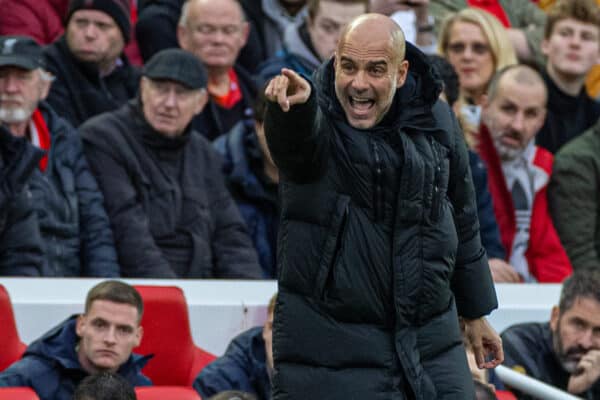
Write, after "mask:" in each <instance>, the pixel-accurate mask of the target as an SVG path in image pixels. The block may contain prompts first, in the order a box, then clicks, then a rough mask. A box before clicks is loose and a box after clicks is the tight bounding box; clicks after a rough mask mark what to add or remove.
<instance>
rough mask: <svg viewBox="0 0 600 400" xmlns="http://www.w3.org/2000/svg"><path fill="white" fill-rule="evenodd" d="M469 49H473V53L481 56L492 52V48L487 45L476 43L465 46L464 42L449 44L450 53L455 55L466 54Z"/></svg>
mask: <svg viewBox="0 0 600 400" xmlns="http://www.w3.org/2000/svg"><path fill="white" fill-rule="evenodd" d="M467 47H471V52H473V53H475V54H477V55H479V56H481V55H484V54H486V53H488V52H489V51H490V46H488V45H487V44H485V43H481V42H475V43H470V44H465V43H463V42H456V43H450V44H448V51H449V52H450V53H454V54H462V53H464V52H465V50H466V49H467Z"/></svg>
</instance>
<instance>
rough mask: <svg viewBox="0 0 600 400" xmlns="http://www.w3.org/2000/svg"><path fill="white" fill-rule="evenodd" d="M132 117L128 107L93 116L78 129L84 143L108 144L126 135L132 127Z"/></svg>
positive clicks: (127, 105)
mask: <svg viewBox="0 0 600 400" xmlns="http://www.w3.org/2000/svg"><path fill="white" fill-rule="evenodd" d="M132 118H133V115H132V114H131V112H130V105H129V104H125V105H124V106H122V107H120V108H118V109H116V110H113V111H108V112H104V113H101V114H98V115H95V116H93V117H91V118H90V119H88V120H87V121H86V122H84V123H83V124H82V125H81V126H80V127H79V128H78V129H79V133H80V134H81V136H82V138H83V139H84V141H89V142H93V143H99V142H110V141H113V140H116V139H118V138H120V137H122V136H124V135H126V134H127V133H128V132H130V130H132V129H134V128H133V127H132Z"/></svg>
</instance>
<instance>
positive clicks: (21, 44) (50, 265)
mask: <svg viewBox="0 0 600 400" xmlns="http://www.w3.org/2000/svg"><path fill="white" fill-rule="evenodd" d="M52 80H53V77H52V76H51V75H50V74H49V73H48V72H46V71H45V70H44V63H43V56H42V49H41V47H40V46H39V45H38V44H37V43H36V42H35V41H34V40H33V39H31V38H29V37H25V36H2V37H0V122H1V123H2V124H3V125H4V126H6V128H8V130H9V131H10V132H11V133H12V135H14V136H16V137H26V138H27V139H28V140H29V141H30V142H31V143H32V144H33V145H35V146H36V147H38V148H40V149H42V150H44V151H46V154H45V155H44V157H43V158H42V159H41V160H40V162H39V165H38V168H37V169H36V170H35V171H34V173H33V174H32V176H31V178H30V181H29V190H30V192H31V199H32V203H33V207H34V209H35V210H36V216H37V219H38V223H39V229H40V233H41V237H42V243H43V247H44V251H45V258H44V266H43V268H42V270H41V275H42V276H95V277H116V276H119V266H118V264H117V256H116V252H115V248H114V243H113V236H112V231H111V229H110V224H109V220H108V216H107V215H106V212H105V210H104V206H103V198H102V194H101V192H100V191H99V189H98V185H97V183H96V180H95V178H94V176H93V175H92V173H91V172H90V170H89V167H88V164H87V161H86V160H85V157H84V155H83V152H82V147H81V141H80V139H79V135H78V133H77V132H76V131H75V129H74V128H73V127H72V126H71V125H70V124H69V123H68V122H67V121H65V120H64V119H62V118H60V117H59V116H58V115H57V114H56V113H55V112H54V111H53V110H52V109H51V107H50V106H49V105H48V104H46V103H45V102H44V101H43V100H44V99H45V98H46V96H47V95H48V91H49V89H50V85H51V83H52Z"/></svg>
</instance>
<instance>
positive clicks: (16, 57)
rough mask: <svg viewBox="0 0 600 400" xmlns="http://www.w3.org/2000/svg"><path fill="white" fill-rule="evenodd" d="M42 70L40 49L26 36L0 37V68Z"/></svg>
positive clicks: (42, 62)
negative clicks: (11, 67)
mask: <svg viewBox="0 0 600 400" xmlns="http://www.w3.org/2000/svg"><path fill="white" fill-rule="evenodd" d="M9 65H10V66H15V67H20V68H25V69H28V70H32V69H37V68H43V67H44V56H43V53H42V47H41V46H40V45H39V44H37V42H36V41H35V40H33V39H32V38H30V37H28V36H0V67H5V66H9Z"/></svg>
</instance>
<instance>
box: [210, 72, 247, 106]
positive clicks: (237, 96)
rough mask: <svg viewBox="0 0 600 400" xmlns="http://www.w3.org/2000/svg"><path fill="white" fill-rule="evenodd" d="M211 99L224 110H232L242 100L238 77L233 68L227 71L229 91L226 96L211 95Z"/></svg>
mask: <svg viewBox="0 0 600 400" xmlns="http://www.w3.org/2000/svg"><path fill="white" fill-rule="evenodd" d="M212 98H213V100H214V101H215V103H217V104H218V105H220V106H221V107H223V108H226V109H231V108H233V107H234V106H235V105H236V104H237V103H238V102H239V101H240V100H242V90H241V89H240V83H239V80H238V76H237V74H236V73H235V71H234V70H233V68H231V69H230V70H229V91H228V92H227V94H225V95H223V96H215V95H213V96H212Z"/></svg>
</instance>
